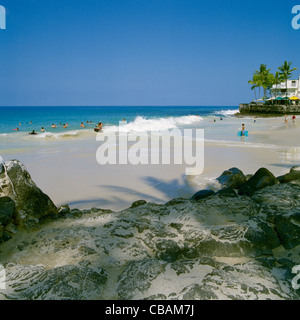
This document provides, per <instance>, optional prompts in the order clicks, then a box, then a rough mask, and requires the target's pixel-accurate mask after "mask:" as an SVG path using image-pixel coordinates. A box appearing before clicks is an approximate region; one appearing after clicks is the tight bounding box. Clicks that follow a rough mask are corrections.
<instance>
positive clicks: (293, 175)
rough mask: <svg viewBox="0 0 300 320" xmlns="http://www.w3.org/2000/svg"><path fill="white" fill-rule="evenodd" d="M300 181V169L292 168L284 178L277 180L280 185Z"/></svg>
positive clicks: (280, 177)
mask: <svg viewBox="0 0 300 320" xmlns="http://www.w3.org/2000/svg"><path fill="white" fill-rule="evenodd" d="M299 179H300V168H299V167H293V168H291V170H290V172H289V173H287V174H285V175H283V176H279V177H277V180H278V181H279V182H280V183H287V182H290V181H292V180H299Z"/></svg>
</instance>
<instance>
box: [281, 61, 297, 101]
mask: <svg viewBox="0 0 300 320" xmlns="http://www.w3.org/2000/svg"><path fill="white" fill-rule="evenodd" d="M291 65H292V62H291V61H289V62H287V61H284V63H283V64H282V65H281V66H280V67H279V68H278V70H279V71H280V75H281V77H282V80H283V81H285V88H286V97H287V94H288V92H287V82H288V79H290V78H291V77H292V75H293V71H295V70H297V68H293V69H291Z"/></svg>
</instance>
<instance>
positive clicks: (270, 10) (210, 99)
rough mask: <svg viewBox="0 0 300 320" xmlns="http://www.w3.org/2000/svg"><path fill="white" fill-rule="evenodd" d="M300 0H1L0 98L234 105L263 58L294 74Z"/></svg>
mask: <svg viewBox="0 0 300 320" xmlns="http://www.w3.org/2000/svg"><path fill="white" fill-rule="evenodd" d="M297 4H300V1H299V3H297V2H295V1H289V0H285V1H282V0H281V1H277V0H275V1H274V0H272V1H269V0H263V1H261V0H260V1H257V0H252V1H243V0H239V1H238V0H228V1H226V0H222V1H219V0H217V1H200V0H85V1H83V0H80V1H79V0H51V1H50V0H0V5H3V6H4V7H5V8H6V12H7V17H6V20H7V21H6V23H7V29H6V30H0V63H1V64H0V105H1V106H13V105H17V106H26V105H28V106H36V105H37V106H57V105H70V106H73V105H83V106H84V105H90V106H92V105H97V106H101V105H103V106H110V105H119V106H120V105H126V106H127V105H128V106H130V105H134V106H139V105H149V106H164V105H169V106H170V105H175V106H176V105H180V106H184V105H188V106H194V105H195V106H201V105H204V106H209V105H212V106H215V105H220V106H237V105H238V104H239V103H240V102H248V101H249V100H250V99H253V98H254V95H253V92H251V90H250V86H249V84H248V83H247V82H248V80H249V79H250V78H251V77H252V74H253V71H254V70H255V69H258V68H259V65H260V64H261V63H265V64H267V66H268V67H269V68H271V69H272V71H276V69H277V67H278V66H279V65H280V64H281V63H282V62H283V61H284V60H288V61H292V62H293V66H294V67H297V68H298V69H299V70H297V71H296V73H295V77H298V75H299V73H300V55H299V52H300V30H294V29H293V28H292V27H291V20H292V18H293V15H292V13H291V10H292V7H293V6H294V5H297Z"/></svg>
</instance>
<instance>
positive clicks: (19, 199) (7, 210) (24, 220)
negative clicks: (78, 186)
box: [0, 160, 57, 229]
mask: <svg viewBox="0 0 300 320" xmlns="http://www.w3.org/2000/svg"><path fill="white" fill-rule="evenodd" d="M4 166H5V167H4ZM3 167H4V169H5V170H4V169H3V170H2V173H1V174H0V186H1V189H0V196H1V198H0V199H1V200H0V203H1V209H0V222H1V223H2V224H3V225H5V224H8V223H9V222H12V223H14V224H15V225H16V226H18V227H21V228H22V227H25V228H27V229H32V228H36V227H37V226H38V225H39V222H40V220H41V219H43V218H45V217H48V216H51V215H55V214H57V208H56V206H55V205H54V204H53V202H52V201H51V199H50V198H49V197H48V196H47V195H46V194H45V193H43V192H42V191H41V190H40V189H39V188H38V187H37V186H36V185H35V183H34V182H33V181H32V179H31V177H30V174H29V173H28V171H27V170H26V168H25V166H24V165H23V164H22V163H20V162H19V161H17V160H13V161H7V162H6V163H5V164H4V165H3ZM8 199H9V200H8ZM5 217H6V218H5ZM3 219H4V220H5V221H3Z"/></svg>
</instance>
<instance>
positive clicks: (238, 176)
mask: <svg viewBox="0 0 300 320" xmlns="http://www.w3.org/2000/svg"><path fill="white" fill-rule="evenodd" d="M217 180H218V181H219V183H220V184H221V185H222V187H226V188H233V189H238V188H240V187H241V186H242V185H243V184H244V183H245V182H246V180H247V179H246V177H245V175H244V174H243V172H242V171H241V170H240V169H238V168H231V169H229V170H226V171H224V172H223V173H222V174H221V175H220V177H218V178H217Z"/></svg>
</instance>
